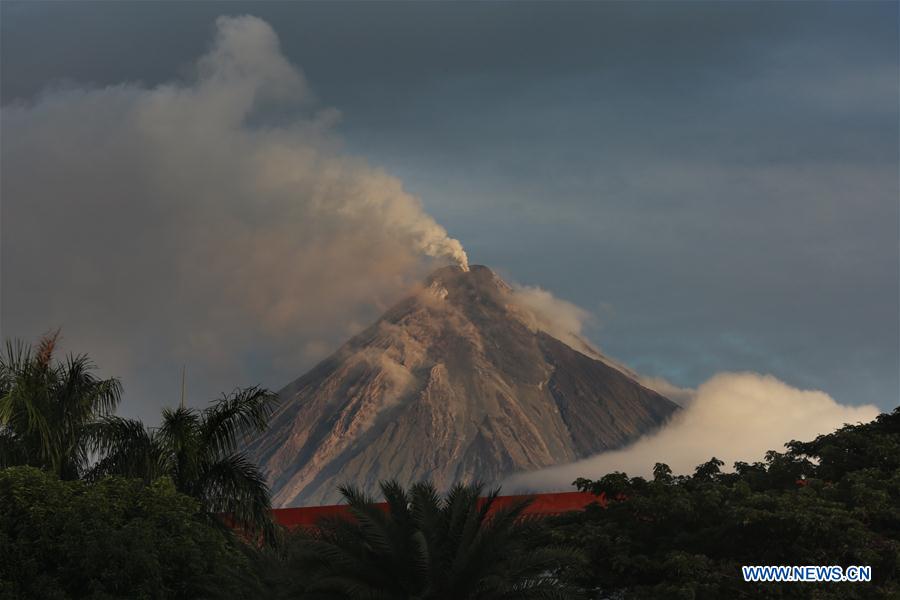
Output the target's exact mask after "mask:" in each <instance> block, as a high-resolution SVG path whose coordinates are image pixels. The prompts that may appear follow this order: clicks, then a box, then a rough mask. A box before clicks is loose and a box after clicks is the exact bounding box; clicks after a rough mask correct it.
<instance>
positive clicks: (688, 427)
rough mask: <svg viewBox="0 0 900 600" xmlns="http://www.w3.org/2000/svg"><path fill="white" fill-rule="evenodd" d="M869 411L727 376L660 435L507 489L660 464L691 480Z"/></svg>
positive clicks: (777, 384) (761, 380) (533, 475)
mask: <svg viewBox="0 0 900 600" xmlns="http://www.w3.org/2000/svg"><path fill="white" fill-rule="evenodd" d="M878 412H879V411H878V409H877V408H876V407H874V406H871V405H866V406H844V405H841V404H838V403H837V402H835V401H834V400H833V399H832V398H831V397H830V396H828V395H827V394H825V393H823V392H819V391H809V390H800V389H797V388H794V387H791V386H789V385H787V384H786V383H784V382H782V381H779V380H778V379H776V378H774V377H772V376H766V375H759V374H756V373H721V374H719V375H716V376H714V377H713V378H711V379H710V380H709V381H707V382H706V383H704V384H703V385H701V386H700V387H699V388H697V391H696V394H695V396H694V398H693V401H692V402H691V403H690V404H688V406H687V407H686V408H685V409H684V410H683V411H681V412H680V413H679V414H678V415H676V416H675V417H674V418H673V419H672V421H671V422H669V423H668V424H667V425H666V426H664V427H663V428H662V429H660V430H659V431H657V432H656V433H652V434H650V435H647V436H644V437H642V438H641V439H639V440H638V441H637V442H635V443H634V444H632V445H630V446H628V447H626V448H623V449H621V450H616V451H612V452H604V453H602V454H599V455H597V456H594V457H592V458H588V459H585V460H581V461H577V462H574V463H570V464H567V465H561V466H558V467H552V468H549V469H542V470H539V471H533V472H530V473H521V474H519V475H516V476H514V477H512V478H510V479H509V480H508V481H506V482H505V483H504V489H505V490H506V491H508V492H512V491H543V490H565V489H566V488H569V487H570V486H571V484H572V482H573V481H574V480H575V479H577V478H578V477H588V478H592V479H598V478H600V477H602V476H603V475H605V474H607V473H611V472H613V471H624V472H626V473H628V474H629V475H632V476H635V475H643V476H648V475H650V474H651V472H652V469H653V465H654V464H655V463H657V462H662V463H666V464H668V465H669V466H670V467H671V468H672V470H673V471H674V472H675V473H684V474H688V473H691V472H693V469H694V467H696V466H697V465H698V464H700V463H703V462H706V461H707V460H709V459H710V458H711V457H713V456H715V457H717V458H719V459H721V460H723V461H724V462H725V465H726V466H727V467H730V466H731V465H732V464H733V463H734V462H735V461H738V460H743V461H747V462H751V461H755V460H761V459H762V458H763V456H764V454H765V452H766V451H768V450H780V449H782V447H783V444H784V443H785V442H787V441H790V440H792V439H799V440H808V439H812V438H814V437H815V436H817V435H819V434H823V433H829V432H831V431H833V430H834V429H837V428H838V427H840V426H842V425H843V424H845V423H853V422H857V421H869V420H871V419H873V418H875V416H877V415H878Z"/></svg>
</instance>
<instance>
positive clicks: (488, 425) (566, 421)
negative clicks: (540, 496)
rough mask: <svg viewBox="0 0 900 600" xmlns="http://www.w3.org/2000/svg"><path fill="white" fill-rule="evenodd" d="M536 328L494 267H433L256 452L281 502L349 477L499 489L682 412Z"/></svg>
mask: <svg viewBox="0 0 900 600" xmlns="http://www.w3.org/2000/svg"><path fill="white" fill-rule="evenodd" d="M536 323H538V320H537V319H536V318H535V315H534V313H533V312H531V311H530V310H529V309H528V308H526V307H525V305H523V304H522V303H520V302H517V299H516V292H515V291H514V290H513V289H512V288H510V286H508V285H507V284H506V283H505V282H503V281H502V280H501V279H500V278H499V277H497V276H496V275H495V274H494V272H493V271H491V270H490V269H489V268H487V267H484V266H480V265H474V266H472V268H471V269H470V270H463V269H461V268H459V267H444V268H442V269H439V270H437V271H435V272H434V273H432V274H431V275H430V276H429V277H428V279H427V280H426V281H425V283H424V284H423V285H422V286H421V288H419V289H417V290H416V291H415V292H414V293H413V294H411V295H410V296H408V297H407V298H405V299H404V300H402V301H400V302H399V303H397V304H396V305H394V306H393V307H392V308H390V309H389V310H388V311H387V312H386V313H385V314H384V315H383V316H382V317H381V318H380V319H379V320H378V321H377V322H375V323H374V324H373V325H372V326H371V327H369V328H368V329H366V330H365V331H363V332H362V333H360V334H358V335H356V336H355V337H353V338H352V339H351V340H349V341H348V342H347V343H345V344H344V345H343V346H342V347H341V348H340V349H338V350H337V352H335V353H334V354H333V355H331V356H330V357H328V358H327V359H325V360H324V361H322V362H321V363H320V364H319V365H317V366H316V367H315V368H313V369H312V370H311V371H309V372H308V373H306V374H305V375H303V376H302V377H300V378H299V379H297V380H296V381H294V382H293V383H291V384H289V385H288V386H287V387H285V388H284V389H283V390H282V391H281V392H280V397H281V404H280V406H279V408H278V410H277V411H276V413H275V414H274V416H273V418H272V421H271V425H270V427H269V429H268V430H267V431H266V432H265V433H264V434H262V435H261V436H259V437H258V438H256V439H254V440H252V441H251V442H250V444H249V446H248V452H249V455H250V457H251V458H252V459H253V460H255V461H257V462H258V463H259V464H260V465H261V466H262V467H263V468H264V470H265V471H266V473H267V476H268V478H269V483H270V485H271V487H272V491H273V505H275V506H281V507H285V506H299V505H314V504H327V503H332V502H335V501H336V500H338V498H339V495H338V492H337V487H338V485H340V484H342V483H350V484H353V485H356V486H359V487H361V488H362V489H364V490H366V491H367V492H369V493H370V494H372V495H377V484H378V482H379V481H381V480H384V479H389V478H393V479H397V480H399V481H400V482H402V483H405V484H410V483H413V482H415V481H420V480H424V479H429V480H432V481H434V482H435V484H436V485H437V486H438V487H440V488H444V489H446V488H448V487H450V486H451V485H452V484H453V483H455V482H459V481H462V482H471V481H476V480H477V481H482V482H487V483H491V482H496V481H499V480H501V479H502V478H504V477H506V476H508V475H510V474H512V473H514V472H517V471H522V470H530V469H536V468H540V467H546V466H549V465H555V464H560V463H565V462H570V461H573V460H577V459H580V458H584V457H586V456H589V455H592V454H596V453H598V452H602V451H604V450H609V449H612V448H617V447H619V446H622V445H624V444H626V443H628V442H630V441H632V440H634V439H635V438H637V437H638V436H640V435H641V434H643V433H646V432H648V431H650V430H652V429H654V428H657V427H659V426H660V425H661V424H662V423H663V422H665V421H666V419H668V418H669V417H670V416H671V415H672V414H673V413H674V412H675V411H676V410H678V406H677V405H676V404H674V403H673V402H671V401H670V400H668V399H666V398H664V397H663V396H661V395H660V394H658V393H656V392H654V391H652V390H650V389H648V388H646V387H643V386H642V385H640V384H639V383H638V382H637V381H635V379H634V378H633V377H632V376H631V374H630V373H629V372H628V371H626V370H624V369H621V368H617V367H616V366H613V363H612V362H611V361H609V362H608V361H606V360H605V359H604V357H603V356H602V355H600V354H599V353H596V352H595V351H593V350H592V349H591V348H590V347H589V346H587V345H583V344H576V345H578V346H580V350H576V349H574V348H572V347H570V346H569V345H567V344H565V343H563V342H562V341H560V340H559V339H557V338H555V337H552V336H551V335H549V334H548V333H546V332H545V331H542V330H541V329H540V328H539V326H538V325H536ZM567 339H568V338H567ZM570 342H571V340H570Z"/></svg>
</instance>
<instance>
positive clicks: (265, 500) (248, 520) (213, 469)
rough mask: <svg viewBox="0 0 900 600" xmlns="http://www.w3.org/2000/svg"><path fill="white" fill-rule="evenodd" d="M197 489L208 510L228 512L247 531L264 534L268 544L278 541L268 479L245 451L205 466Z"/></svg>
mask: <svg viewBox="0 0 900 600" xmlns="http://www.w3.org/2000/svg"><path fill="white" fill-rule="evenodd" d="M198 487H199V489H200V490H201V493H200V495H199V497H200V500H201V502H203V503H204V508H205V509H206V510H207V511H209V512H215V513H228V514H230V515H231V517H232V518H233V519H234V520H235V522H236V523H237V524H238V525H239V526H240V527H242V528H243V529H245V530H246V531H248V532H250V533H258V534H261V535H262V536H263V538H264V539H265V540H266V541H272V540H274V539H275V526H274V523H273V521H272V516H271V510H272V505H271V501H270V496H269V487H268V485H267V484H266V479H265V477H264V476H263V474H262V472H260V470H259V467H257V466H256V465H255V464H253V463H252V462H251V461H250V460H249V459H248V458H247V457H246V455H244V454H243V453H242V452H236V453H233V454H229V455H227V456H224V457H222V458H221V459H219V460H217V461H216V462H214V463H211V464H208V465H204V466H203V467H202V470H201V473H200V477H199V482H198Z"/></svg>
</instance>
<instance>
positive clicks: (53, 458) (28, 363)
mask: <svg viewBox="0 0 900 600" xmlns="http://www.w3.org/2000/svg"><path fill="white" fill-rule="evenodd" d="M58 339H59V332H58V331H57V332H56V333H53V334H50V335H47V336H45V337H44V338H43V339H41V341H40V343H39V344H38V347H37V349H32V347H31V346H29V345H27V344H24V343H22V342H20V341H15V342H7V344H6V352H5V354H4V355H3V356H0V468H2V467H9V466H13V465H32V466H35V467H39V468H42V469H45V470H47V471H49V472H51V473H54V474H56V475H57V476H59V477H61V478H63V479H75V478H78V477H79V476H81V475H82V474H83V473H84V472H85V470H86V469H87V466H88V459H89V457H88V447H87V444H86V442H87V439H86V437H85V432H86V430H87V428H88V427H89V426H90V425H91V424H93V423H95V422H96V421H97V420H98V419H100V418H103V417H104V416H107V415H110V414H112V412H113V411H114V410H115V408H116V406H117V405H118V403H119V399H120V396H121V386H120V384H119V381H118V380H116V379H100V378H98V377H96V376H95V374H94V365H93V363H92V362H91V360H90V359H89V358H88V357H87V356H85V355H69V356H68V357H66V359H65V360H63V361H56V360H54V356H53V354H54V350H55V349H56V345H57V341H58Z"/></svg>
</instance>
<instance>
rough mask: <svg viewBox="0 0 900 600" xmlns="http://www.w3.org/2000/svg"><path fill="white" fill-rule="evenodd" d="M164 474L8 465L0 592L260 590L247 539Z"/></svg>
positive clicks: (48, 599) (199, 593) (179, 594)
mask: <svg viewBox="0 0 900 600" xmlns="http://www.w3.org/2000/svg"><path fill="white" fill-rule="evenodd" d="M198 508H199V506H198V502H197V501H196V500H194V499H192V498H189V497H187V496H184V495H182V494H179V493H178V492H176V491H175V487H174V485H173V484H172V482H171V481H170V480H168V479H166V478H162V479H157V480H156V481H154V482H153V483H152V484H150V485H149V486H147V485H144V484H143V483H142V482H140V481H138V480H134V479H131V480H127V479H122V478H112V477H110V478H104V479H102V480H100V481H97V482H94V483H88V482H85V481H61V480H59V479H57V478H56V477H55V476H53V475H52V474H49V473H47V472H44V471H40V470H38V469H35V468H33V467H13V468H9V469H3V470H0V599H2V600H6V599H7V598H8V599H10V600H12V599H16V600H21V599H30V598H34V599H40V600H56V599H59V600H64V599H70V598H93V599H98V600H99V599H104V600H111V599H114V598H122V599H125V598H128V599H148V600H149V599H153V600H156V599H159V600H163V599H166V600H168V599H185V600H187V599H194V598H258V597H262V596H261V595H260V594H259V593H258V592H257V588H258V585H257V581H256V575H255V573H254V571H253V568H252V565H251V563H250V561H249V560H248V557H247V554H246V552H245V551H244V550H243V549H242V547H241V543H240V542H238V541H237V540H235V538H234V536H229V535H226V534H224V533H223V532H222V531H221V530H220V529H218V528H216V527H212V526H211V525H210V523H209V522H208V521H207V520H206V519H204V518H202V517H201V516H199V515H198Z"/></svg>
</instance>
